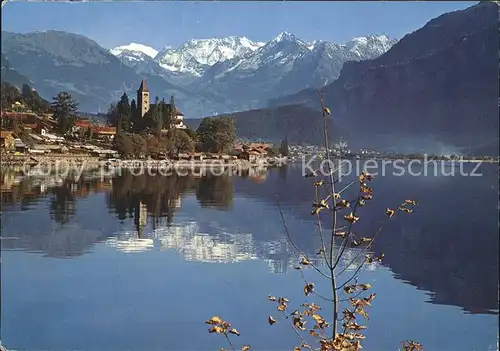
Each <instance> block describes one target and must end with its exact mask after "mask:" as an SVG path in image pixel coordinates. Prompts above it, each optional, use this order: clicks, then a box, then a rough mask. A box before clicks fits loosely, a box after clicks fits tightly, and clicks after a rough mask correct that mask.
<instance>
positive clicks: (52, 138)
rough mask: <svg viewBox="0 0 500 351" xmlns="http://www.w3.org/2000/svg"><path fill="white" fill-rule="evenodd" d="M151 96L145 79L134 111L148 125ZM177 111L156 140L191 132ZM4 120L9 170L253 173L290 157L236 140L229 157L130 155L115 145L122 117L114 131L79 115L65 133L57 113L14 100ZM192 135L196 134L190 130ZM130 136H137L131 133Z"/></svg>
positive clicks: (2, 142)
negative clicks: (232, 169)
mask: <svg viewBox="0 0 500 351" xmlns="http://www.w3.org/2000/svg"><path fill="white" fill-rule="evenodd" d="M23 88H24V87H23ZM33 91H34V90H33ZM149 94H150V93H149V91H148V90H147V86H146V83H145V81H144V80H143V81H142V82H141V84H140V86H139V89H138V90H137V101H138V104H137V108H136V109H137V111H138V112H137V113H138V114H139V116H140V118H141V119H142V120H144V121H145V120H146V118H147V117H148V116H149V115H150V114H151V111H153V109H155V108H156V107H157V106H159V103H158V102H157V101H155V104H150V96H149ZM119 103H120V102H119ZM134 103H135V101H132V104H134ZM167 106H168V105H167ZM174 110H175V117H174V118H173V119H172V120H171V121H169V124H170V126H162V127H161V132H160V133H159V135H158V139H160V138H162V137H164V136H167V134H168V133H172V130H174V129H175V130H177V133H178V134H179V135H180V134H181V133H182V134H185V133H186V132H188V128H187V127H186V125H185V124H184V115H183V114H182V112H180V111H179V110H178V109H176V108H174ZM1 118H2V126H10V127H11V128H2V131H1V134H0V152H1V155H2V163H3V164H4V165H6V166H8V165H21V164H26V163H28V164H31V165H37V164H40V163H45V164H47V163H49V164H50V163H54V162H57V161H61V160H64V161H69V162H71V163H74V164H81V163H84V162H87V163H90V164H93V165H94V166H98V165H108V166H109V165H114V166H123V167H136V166H137V165H138V163H137V161H139V162H145V161H148V165H149V166H155V165H157V166H159V165H162V164H164V163H165V162H168V163H170V164H175V165H177V166H188V165H196V164H203V165H207V164H208V165H213V164H222V165H225V166H231V165H233V166H239V167H246V168H249V167H254V166H259V167H266V166H273V165H276V164H283V163H284V162H285V161H286V155H285V154H286V153H287V152H285V151H283V150H280V149H279V148H277V147H274V146H273V145H271V144H268V143H250V142H249V143H244V142H238V141H237V140H234V142H232V143H231V147H230V148H229V149H228V148H226V150H225V152H213V150H208V151H207V150H196V149H195V148H194V147H191V148H189V147H187V148H180V147H179V148H177V150H176V152H166V151H165V150H160V151H158V152H150V148H148V147H146V148H144V150H143V151H141V152H139V153H138V152H134V153H133V154H130V155H127V153H126V152H124V151H123V150H121V149H120V147H117V146H116V144H119V143H117V139H118V138H119V137H121V138H122V139H123V134H126V133H123V132H121V133H122V135H120V136H119V137H117V135H118V134H120V131H121V130H122V129H123V127H122V123H123V121H122V120H121V117H119V118H118V120H119V122H116V123H119V125H115V126H113V125H110V123H106V121H104V120H103V119H101V120H99V119H96V118H95V116H92V115H86V114H84V113H75V116H74V121H73V123H72V125H71V128H70V129H69V130H67V131H66V132H65V133H64V134H63V133H61V132H60V128H59V125H58V124H59V122H58V120H56V119H55V118H54V113H51V112H45V113H41V112H39V111H37V112H35V111H33V110H32V109H31V108H30V106H27V105H26V104H24V103H23V102H22V101H14V102H13V103H12V104H10V106H2V112H1ZM117 128H118V129H117ZM117 130H118V133H117ZM190 134H193V132H192V131H191V133H190ZM131 136H132V137H135V136H134V135H132V134H131ZM180 136H182V135H180ZM125 137H127V136H126V135H125ZM148 137H150V136H149V135H147V136H146V137H145V140H147V141H148V142H149V140H148ZM151 138H152V137H151ZM178 138H179V137H178ZM210 151H211V152H210ZM281 151H282V152H281Z"/></svg>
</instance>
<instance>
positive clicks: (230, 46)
mask: <svg viewBox="0 0 500 351" xmlns="http://www.w3.org/2000/svg"><path fill="white" fill-rule="evenodd" d="M263 45H264V43H258V42H253V41H251V40H249V39H247V38H245V37H228V38H221V39H217V38H214V39H193V40H190V41H188V42H186V43H184V44H182V45H181V46H180V47H179V48H177V49H172V48H170V47H167V48H165V49H164V50H162V51H161V52H160V53H159V54H158V56H157V57H156V61H157V62H158V64H159V65H160V66H161V67H163V68H165V69H167V70H169V71H173V72H187V73H191V74H193V75H196V76H200V75H202V74H203V72H204V71H205V70H206V69H207V68H208V67H210V66H213V65H214V64H216V63H219V62H224V61H226V60H230V59H232V58H234V57H240V56H243V55H244V54H246V53H247V52H251V51H255V50H257V49H258V48H260V47H261V46H263Z"/></svg>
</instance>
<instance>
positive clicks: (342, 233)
mask: <svg viewBox="0 0 500 351" xmlns="http://www.w3.org/2000/svg"><path fill="white" fill-rule="evenodd" d="M345 234H346V232H335V233H334V234H333V235H334V236H339V237H341V238H345Z"/></svg>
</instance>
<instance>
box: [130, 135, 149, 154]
mask: <svg viewBox="0 0 500 351" xmlns="http://www.w3.org/2000/svg"><path fill="white" fill-rule="evenodd" d="M132 147H133V150H134V156H136V157H138V158H142V157H143V156H144V155H146V154H147V152H148V144H147V142H146V139H144V138H143V137H142V136H140V135H138V134H132Z"/></svg>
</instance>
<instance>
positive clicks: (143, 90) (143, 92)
mask: <svg viewBox="0 0 500 351" xmlns="http://www.w3.org/2000/svg"><path fill="white" fill-rule="evenodd" d="M137 108H138V110H139V113H140V114H141V117H144V115H145V114H146V113H147V112H148V111H149V90H148V87H147V86H146V81H145V80H144V79H143V80H142V82H141V85H140V86H139V89H137Z"/></svg>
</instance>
